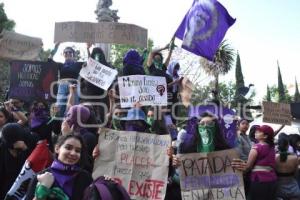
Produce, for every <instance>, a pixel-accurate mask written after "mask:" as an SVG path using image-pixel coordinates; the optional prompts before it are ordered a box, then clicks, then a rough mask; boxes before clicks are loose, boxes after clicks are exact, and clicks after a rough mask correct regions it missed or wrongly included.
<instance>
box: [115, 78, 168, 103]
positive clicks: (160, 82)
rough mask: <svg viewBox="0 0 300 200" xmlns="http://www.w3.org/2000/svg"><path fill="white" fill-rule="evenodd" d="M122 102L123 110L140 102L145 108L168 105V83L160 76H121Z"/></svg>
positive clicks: (119, 81) (119, 82) (119, 79)
mask: <svg viewBox="0 0 300 200" xmlns="http://www.w3.org/2000/svg"><path fill="white" fill-rule="evenodd" d="M118 85H119V90H120V102H121V107H122V108H127V107H133V105H134V103H136V102H139V103H140V104H141V105H143V106H149V105H151V106H152V105H160V106H161V105H167V103H168V102H167V101H168V99H167V82H166V78H165V77H158V76H144V75H133V76H121V77H118Z"/></svg>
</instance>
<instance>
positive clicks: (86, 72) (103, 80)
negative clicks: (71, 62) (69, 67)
mask: <svg viewBox="0 0 300 200" xmlns="http://www.w3.org/2000/svg"><path fill="white" fill-rule="evenodd" d="M117 74H118V71H117V70H115V69H111V68H109V67H107V66H105V65H102V64H101V63H99V62H97V61H95V60H93V59H92V58H89V59H88V62H87V66H85V67H82V68H81V71H80V76H81V77H82V78H84V79H85V80H87V81H88V82H90V83H92V84H94V85H95V86H97V87H99V88H102V89H104V90H107V89H108V88H109V86H110V85H111V84H112V82H113V81H114V80H115V78H116V76H117Z"/></svg>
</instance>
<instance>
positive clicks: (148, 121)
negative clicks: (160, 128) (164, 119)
mask: <svg viewBox="0 0 300 200" xmlns="http://www.w3.org/2000/svg"><path fill="white" fill-rule="evenodd" d="M153 122H154V118H153V117H147V123H148V124H149V125H150V126H152V124H153Z"/></svg>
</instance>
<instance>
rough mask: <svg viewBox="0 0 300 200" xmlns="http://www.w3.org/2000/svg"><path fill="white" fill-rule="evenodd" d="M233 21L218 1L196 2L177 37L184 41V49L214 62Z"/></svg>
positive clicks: (195, 0) (197, 0) (202, 0)
mask: <svg viewBox="0 0 300 200" xmlns="http://www.w3.org/2000/svg"><path fill="white" fill-rule="evenodd" d="M234 22H235V19H233V18H232V17H231V16H230V15H229V14H228V12H227V10H226V8H224V7H223V6H222V5H221V4H220V3H219V2H218V1H216V0H194V3H193V5H192V7H191V8H190V10H189V11H188V12H187V14H186V15H185V17H184V19H183V20H182V22H181V24H180V26H179V27H178V29H177V31H176V33H175V36H176V37H177V38H179V39H181V40H182V48H183V49H185V50H187V51H189V52H192V53H194V54H196V55H199V56H202V57H204V58H206V59H208V60H210V61H213V59H214V55H215V53H216V51H217V49H218V47H219V45H220V43H221V41H222V40H223V38H224V36H225V33H226V31H227V30H228V28H229V27H230V26H231V25H233V24H234Z"/></svg>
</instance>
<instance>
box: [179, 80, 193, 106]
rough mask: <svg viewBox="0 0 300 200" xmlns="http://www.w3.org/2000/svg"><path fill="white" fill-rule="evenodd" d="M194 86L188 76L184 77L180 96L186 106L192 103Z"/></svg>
mask: <svg viewBox="0 0 300 200" xmlns="http://www.w3.org/2000/svg"><path fill="white" fill-rule="evenodd" d="M193 88H194V86H193V83H192V82H191V81H190V80H189V79H188V78H186V77H185V78H183V80H182V82H181V87H180V96H181V101H182V104H183V105H184V106H185V107H188V106H189V105H190V104H191V98H192V91H193Z"/></svg>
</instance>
